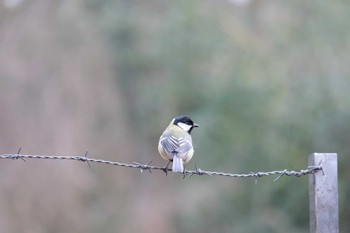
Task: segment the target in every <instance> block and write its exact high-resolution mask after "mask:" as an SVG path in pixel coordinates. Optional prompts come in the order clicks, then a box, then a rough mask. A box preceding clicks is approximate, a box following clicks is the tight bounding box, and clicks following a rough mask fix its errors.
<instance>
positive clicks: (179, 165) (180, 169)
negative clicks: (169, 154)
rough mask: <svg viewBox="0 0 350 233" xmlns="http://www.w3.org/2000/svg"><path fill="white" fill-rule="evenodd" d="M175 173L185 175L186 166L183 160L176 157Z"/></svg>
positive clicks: (174, 161) (174, 159) (174, 162)
mask: <svg viewBox="0 0 350 233" xmlns="http://www.w3.org/2000/svg"><path fill="white" fill-rule="evenodd" d="M172 170H173V172H180V173H183V172H184V164H183V161H182V159H181V158H180V157H179V156H177V155H175V156H174V157H173V169H172Z"/></svg>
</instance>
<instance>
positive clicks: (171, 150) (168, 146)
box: [160, 136, 192, 159]
mask: <svg viewBox="0 0 350 233" xmlns="http://www.w3.org/2000/svg"><path fill="white" fill-rule="evenodd" d="M160 143H161V145H162V147H163V148H164V151H165V152H166V153H167V154H168V155H169V156H171V157H173V156H174V155H177V156H178V157H180V158H183V159H185V158H184V157H185V156H186V155H187V153H188V152H189V151H190V150H191V149H192V145H191V143H189V142H188V141H186V140H185V139H183V138H176V137H174V136H169V137H164V138H163V139H162V140H161V141H160Z"/></svg>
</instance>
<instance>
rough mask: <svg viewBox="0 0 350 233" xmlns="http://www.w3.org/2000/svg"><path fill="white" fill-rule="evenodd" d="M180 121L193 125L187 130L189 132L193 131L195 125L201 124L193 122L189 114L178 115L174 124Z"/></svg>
mask: <svg viewBox="0 0 350 233" xmlns="http://www.w3.org/2000/svg"><path fill="white" fill-rule="evenodd" d="M178 123H184V124H186V125H188V126H191V128H190V129H189V130H188V131H187V132H188V133H191V131H192V129H193V128H194V127H199V125H197V124H195V123H193V121H192V119H191V118H189V117H188V116H178V117H175V118H174V125H178Z"/></svg>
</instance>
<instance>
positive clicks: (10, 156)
mask: <svg viewBox="0 0 350 233" xmlns="http://www.w3.org/2000/svg"><path fill="white" fill-rule="evenodd" d="M20 151H21V148H20V149H19V150H18V152H17V154H0V159H19V158H20V159H22V160H23V161H26V160H25V158H26V159H52V160H75V161H80V162H86V163H88V165H89V167H90V166H91V165H90V163H101V164H107V165H114V166H120V167H128V168H137V169H140V170H141V172H143V171H144V170H147V171H149V172H150V173H152V171H151V170H160V171H163V172H165V169H164V167H158V166H152V165H151V163H152V161H150V162H149V163H147V164H142V163H138V162H133V163H132V164H129V163H121V162H113V161H108V160H103V159H93V158H88V157H87V154H88V151H86V152H85V155H84V156H57V155H24V154H21V155H19V153H20ZM167 170H168V171H172V169H171V168H168V169H167ZM318 171H322V172H323V170H322V167H321V166H320V165H319V166H309V167H307V168H306V169H304V170H300V171H289V170H287V169H284V170H281V171H269V172H250V173H245V174H236V173H225V172H215V171H205V170H202V169H200V168H197V166H196V165H195V170H186V171H185V172H184V173H183V175H184V177H186V176H190V177H191V176H193V175H198V176H202V175H207V176H226V177H236V178H248V177H253V178H255V183H257V179H258V178H260V177H263V176H271V175H278V176H277V178H275V179H274V180H273V181H274V182H275V181H277V180H279V179H280V178H281V177H282V176H296V177H300V176H305V175H308V174H313V173H316V172H318Z"/></svg>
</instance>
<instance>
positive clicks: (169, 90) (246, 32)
mask: <svg viewBox="0 0 350 233" xmlns="http://www.w3.org/2000/svg"><path fill="white" fill-rule="evenodd" d="M103 4H105V5H106V6H104V8H112V9H114V8H117V7H119V9H118V10H117V12H119V13H120V14H116V15H118V16H116V17H113V15H115V12H113V11H108V12H107V13H106V14H105V15H102V18H103V17H105V18H106V20H102V22H103V23H102V27H104V28H106V32H107V33H108V34H110V35H111V36H110V42H111V44H112V45H113V54H114V56H115V62H116V65H115V67H116V82H117V83H118V84H120V85H122V87H123V88H124V90H125V96H127V97H126V101H127V102H128V108H129V110H130V117H131V118H132V119H133V121H135V122H136V125H137V128H138V130H140V128H141V129H142V132H143V134H144V135H145V136H149V137H151V140H150V143H154V139H156V138H157V135H158V134H159V132H160V131H161V130H162V128H161V126H163V125H164V124H163V125H158V124H159V122H164V121H165V120H164V119H166V120H170V119H171V117H173V116H174V115H179V114H188V115H191V116H192V117H193V118H194V119H195V120H197V121H198V123H199V124H200V125H201V128H200V130H198V131H197V132H195V133H194V140H195V144H196V156H195V158H194V159H193V161H194V162H193V163H196V164H199V165H200V166H203V167H206V168H210V169H213V170H230V171H240V172H249V171H258V170H272V169H277V168H281V169H282V168H285V167H289V168H292V169H301V168H304V167H305V166H306V160H307V159H306V158H307V155H308V154H309V153H311V152H314V151H325V152H327V151H334V152H339V153H340V155H341V158H340V162H341V163H340V171H341V172H340V174H342V173H343V172H345V173H346V170H345V166H344V165H342V162H343V161H345V158H344V157H345V156H346V154H347V151H349V149H350V148H349V146H348V145H349V143H348V140H349V138H350V129H349V127H347V125H348V117H349V114H350V110H349V109H348V108H346V107H345V106H347V103H349V97H348V95H347V88H346V87H348V86H349V80H348V77H349V71H348V69H346V68H345V67H346V64H347V63H348V61H349V55H348V53H346V52H343V51H345V50H346V49H345V48H346V45H347V42H346V40H345V38H348V36H349V32H348V26H349V25H348V22H349V20H348V16H347V15H348V14H349V12H348V9H347V8H346V7H343V6H342V5H344V4H345V3H343V2H342V1H336V2H334V1H333V2H328V3H326V2H322V3H320V2H318V1H313V2H302V1H296V2H288V3H287V2H284V3H278V2H258V1H252V2H250V4H248V5H247V6H245V7H241V8H240V7H237V6H234V5H230V4H229V3H213V2H202V1H174V2H168V3H159V2H152V3H147V4H151V5H153V6H154V7H155V9H156V10H154V9H153V8H152V7H150V6H148V7H145V5H144V3H139V5H137V4H125V3H124V4H121V2H118V1H117V2H116V3H115V2H114V1H105V3H103ZM103 4H101V5H103ZM102 8H103V7H102ZM160 9H161V10H160ZM99 17H101V16H100V15H99ZM146 122H147V124H146ZM166 123H167V122H166ZM150 126H154V127H150ZM152 129H156V130H154V131H151V133H149V132H150V130H152ZM135 130H136V129H135ZM135 133H136V132H135ZM347 170H348V169H347ZM305 179H306V178H301V179H298V180H295V179H293V180H292V179H286V180H283V181H279V182H278V183H274V184H272V183H270V181H262V182H264V185H252V183H251V182H243V181H241V182H240V184H239V186H240V188H239V191H235V190H234V189H235V187H234V186H235V185H234V181H232V182H231V183H229V182H226V183H225V184H226V185H231V186H232V189H229V190H227V189H226V190H225V192H220V191H219V192H218V194H217V197H218V198H217V199H215V203H210V205H209V206H203V207H201V208H199V210H198V211H197V212H195V213H192V214H190V215H189V214H186V213H183V214H181V216H179V217H178V221H179V222H181V224H179V225H180V226H181V228H182V229H180V230H181V231H183V232H188V231H201V232H214V231H215V232H232V229H233V231H235V232H307V229H308V196H307V184H306V181H305ZM340 180H341V185H344V182H345V176H344V177H342V176H340ZM301 184H302V185H301ZM301 186H302V187H304V188H298V187H301ZM208 188H210V187H208ZM344 208H345V207H342V212H343V213H345V212H349V210H345V209H344ZM269 216H270V217H271V218H273V219H275V220H276V221H274V220H272V219H269V218H268V217H269ZM343 217H344V216H343ZM194 222H195V223H194ZM342 227H343V229H349V226H347V225H346V224H344V225H343V226H342ZM188 229H190V230H188ZM288 229H289V230H288ZM345 231H346V230H345Z"/></svg>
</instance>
